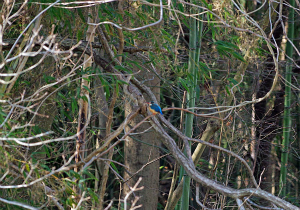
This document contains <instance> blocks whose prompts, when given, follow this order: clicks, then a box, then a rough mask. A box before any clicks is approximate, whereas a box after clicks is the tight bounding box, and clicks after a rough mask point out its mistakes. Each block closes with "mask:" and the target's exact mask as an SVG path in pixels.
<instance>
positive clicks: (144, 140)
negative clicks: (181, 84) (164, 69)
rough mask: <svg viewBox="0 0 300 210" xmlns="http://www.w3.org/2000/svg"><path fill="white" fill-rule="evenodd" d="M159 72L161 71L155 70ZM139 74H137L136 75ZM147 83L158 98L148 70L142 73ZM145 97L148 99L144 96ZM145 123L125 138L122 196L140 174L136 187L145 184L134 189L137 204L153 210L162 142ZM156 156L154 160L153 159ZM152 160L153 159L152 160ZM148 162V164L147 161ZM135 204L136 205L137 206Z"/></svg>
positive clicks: (127, 106)
mask: <svg viewBox="0 0 300 210" xmlns="http://www.w3.org/2000/svg"><path fill="white" fill-rule="evenodd" d="M156 73H158V74H159V73H160V72H156ZM139 75H140V74H139ZM141 76H142V77H144V79H145V80H148V81H149V82H146V85H148V86H150V87H152V88H151V89H152V91H153V93H154V94H155V96H156V99H157V100H158V101H159V99H160V88H159V87H160V79H159V78H158V77H156V76H155V74H154V73H151V72H143V74H142V75H141ZM146 100H147V98H146ZM132 108H133V107H132V104H131V102H130V101H128V100H126V102H125V117H126V116H127V115H128V114H129V113H131V110H132ZM143 118H144V117H142V116H139V117H136V118H135V119H134V120H133V121H132V122H131V123H130V124H129V125H128V126H127V127H126V132H128V131H129V130H130V129H131V128H133V127H134V126H135V125H136V124H137V123H139V122H140V121H141V120H142V119H143ZM149 126H150V125H149V124H148V123H143V124H142V125H141V126H139V127H138V128H137V129H136V130H135V131H134V132H135V133H139V134H137V135H132V136H131V137H128V138H127V139H126V142H125V148H124V158H125V165H126V166H127V167H128V172H125V174H124V179H125V180H127V181H126V182H125V183H124V185H123V188H124V190H123V195H126V194H127V193H128V192H129V191H130V189H129V187H132V186H133V185H134V184H135V183H136V182H137V180H138V179H139V177H142V182H141V184H140V185H139V186H144V189H143V190H142V191H137V192H135V196H138V197H140V198H139V202H138V204H142V205H143V207H142V209H143V210H156V209H157V204H158V196H159V166H160V165H159V159H158V158H159V156H160V151H159V148H158V147H159V146H160V145H161V142H160V139H159V135H158V134H157V133H156V132H155V131H154V130H153V129H151V130H149V131H147V132H144V131H145V130H147V129H149ZM155 159H156V161H154V160H155ZM151 161H154V162H151ZM150 162H151V163H150ZM148 163H150V164H148ZM138 204H137V205H138Z"/></svg>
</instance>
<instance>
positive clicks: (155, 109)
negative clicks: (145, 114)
mask: <svg viewBox="0 0 300 210" xmlns="http://www.w3.org/2000/svg"><path fill="white" fill-rule="evenodd" d="M147 104H149V111H150V112H152V113H153V114H158V113H160V114H163V113H162V111H161V108H160V106H159V105H157V104H156V103H154V102H153V101H151V102H147Z"/></svg>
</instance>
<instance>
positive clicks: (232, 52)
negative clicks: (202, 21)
mask: <svg viewBox="0 0 300 210" xmlns="http://www.w3.org/2000/svg"><path fill="white" fill-rule="evenodd" d="M213 44H214V45H215V46H216V49H217V51H218V53H219V54H220V55H221V56H226V57H228V58H230V56H233V57H235V58H237V59H238V60H240V61H242V62H245V59H244V57H243V56H242V55H241V54H240V53H239V52H238V51H237V50H238V49H239V48H238V46H236V45H235V44H233V43H230V42H226V41H216V42H214V43H213Z"/></svg>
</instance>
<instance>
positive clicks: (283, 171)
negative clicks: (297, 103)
mask: <svg viewBox="0 0 300 210" xmlns="http://www.w3.org/2000/svg"><path fill="white" fill-rule="evenodd" d="M290 3H291V8H290V10H289V19H288V20H289V24H288V39H290V41H291V42H293V39H294V14H295V11H294V9H293V8H294V6H295V1H294V0H291V1H290ZM286 55H287V56H288V57H290V58H292V56H293V46H292V44H291V43H290V42H287V45H286ZM285 78H286V85H285V99H284V116H283V140H282V145H281V146H282V149H281V167H280V180H279V188H280V195H281V196H286V193H287V188H286V187H287V186H286V183H287V164H288V156H289V153H288V150H289V149H288V147H289V143H290V141H289V140H290V133H291V122H292V121H291V109H290V108H291V85H290V84H291V80H292V61H290V60H287V62H286V73H285Z"/></svg>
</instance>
